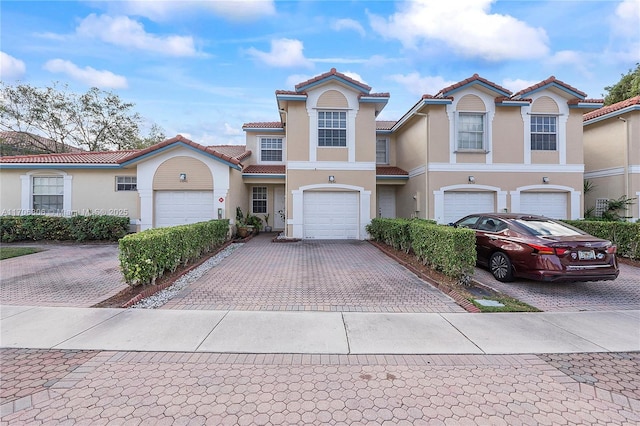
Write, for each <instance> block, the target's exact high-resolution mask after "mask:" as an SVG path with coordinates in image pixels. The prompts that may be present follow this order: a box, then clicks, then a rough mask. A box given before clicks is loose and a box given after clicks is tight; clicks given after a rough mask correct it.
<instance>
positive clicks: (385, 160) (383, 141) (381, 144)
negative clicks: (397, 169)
mask: <svg viewBox="0 0 640 426" xmlns="http://www.w3.org/2000/svg"><path fill="white" fill-rule="evenodd" d="M376 164H389V139H387V138H377V139H376Z"/></svg>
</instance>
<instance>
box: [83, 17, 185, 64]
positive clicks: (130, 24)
mask: <svg viewBox="0 0 640 426" xmlns="http://www.w3.org/2000/svg"><path fill="white" fill-rule="evenodd" d="M76 32H77V34H78V35H80V36H84V37H90V38H98V39H100V40H102V41H105V42H107V43H111V44H114V45H116V46H122V47H126V48H132V49H139V50H145V51H148V52H155V53H161V54H164V55H168V56H196V55H197V52H196V49H195V47H194V43H193V38H192V37H189V36H177V35H170V36H158V35H155V34H150V33H147V32H146V31H145V30H144V26H143V25H142V24H141V23H139V22H137V21H134V20H133V19H129V18H128V17H126V16H116V17H111V16H108V15H100V16H97V15H96V14H93V13H92V14H91V15H89V16H87V17H86V18H85V19H83V20H82V22H81V23H80V25H79V26H78V28H76Z"/></svg>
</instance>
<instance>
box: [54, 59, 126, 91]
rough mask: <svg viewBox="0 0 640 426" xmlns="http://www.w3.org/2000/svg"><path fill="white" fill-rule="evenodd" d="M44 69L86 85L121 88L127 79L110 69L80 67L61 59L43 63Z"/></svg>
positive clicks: (124, 85) (124, 86)
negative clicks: (100, 69)
mask: <svg viewBox="0 0 640 426" xmlns="http://www.w3.org/2000/svg"><path fill="white" fill-rule="evenodd" d="M44 69H45V70H47V71H49V72H53V73H61V74H65V75H67V76H69V77H71V78H72V79H74V80H76V81H80V82H82V83H84V84H86V85H88V86H95V87H100V88H111V89H123V88H126V87H127V79H126V78H125V77H123V76H121V75H116V74H114V73H112V72H111V71H99V70H96V69H94V68H91V67H84V68H80V67H78V66H77V65H76V64H74V63H72V62H69V61H65V60H62V59H52V60H50V61H47V63H46V64H44Z"/></svg>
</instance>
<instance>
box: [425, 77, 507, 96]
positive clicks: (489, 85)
mask: <svg viewBox="0 0 640 426" xmlns="http://www.w3.org/2000/svg"><path fill="white" fill-rule="evenodd" d="M473 84H480V85H482V86H484V87H486V88H489V89H491V90H493V91H495V92H498V93H500V94H501V95H502V96H510V95H511V91H510V90H509V89H505V88H504V87H502V86H500V85H498V84H496V83H494V82H492V81H489V80H487V79H485V78H482V77H480V76H479V75H478V74H474V75H472V76H471V77H469V78H467V79H464V80H462V81H460V82H458V83H455V84H452V85H451V86H448V87H445V88H444V89H442V90H440V92H438V94H437V95H436V96H435V97H436V98H444V97H447V96H449V95H450V94H451V93H453V92H457V91H458V90H460V89H462V88H464V87H467V86H470V85H473Z"/></svg>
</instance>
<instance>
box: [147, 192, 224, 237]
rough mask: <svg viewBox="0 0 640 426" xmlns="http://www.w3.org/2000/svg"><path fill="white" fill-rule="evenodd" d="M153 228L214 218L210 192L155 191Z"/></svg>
mask: <svg viewBox="0 0 640 426" xmlns="http://www.w3.org/2000/svg"><path fill="white" fill-rule="evenodd" d="M155 206H156V208H155V226H156V227H157V228H159V227H164V226H175V225H186V224H190V223H196V222H204V221H207V220H211V219H213V218H214V214H213V213H214V201H213V192H211V191H156V193H155Z"/></svg>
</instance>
